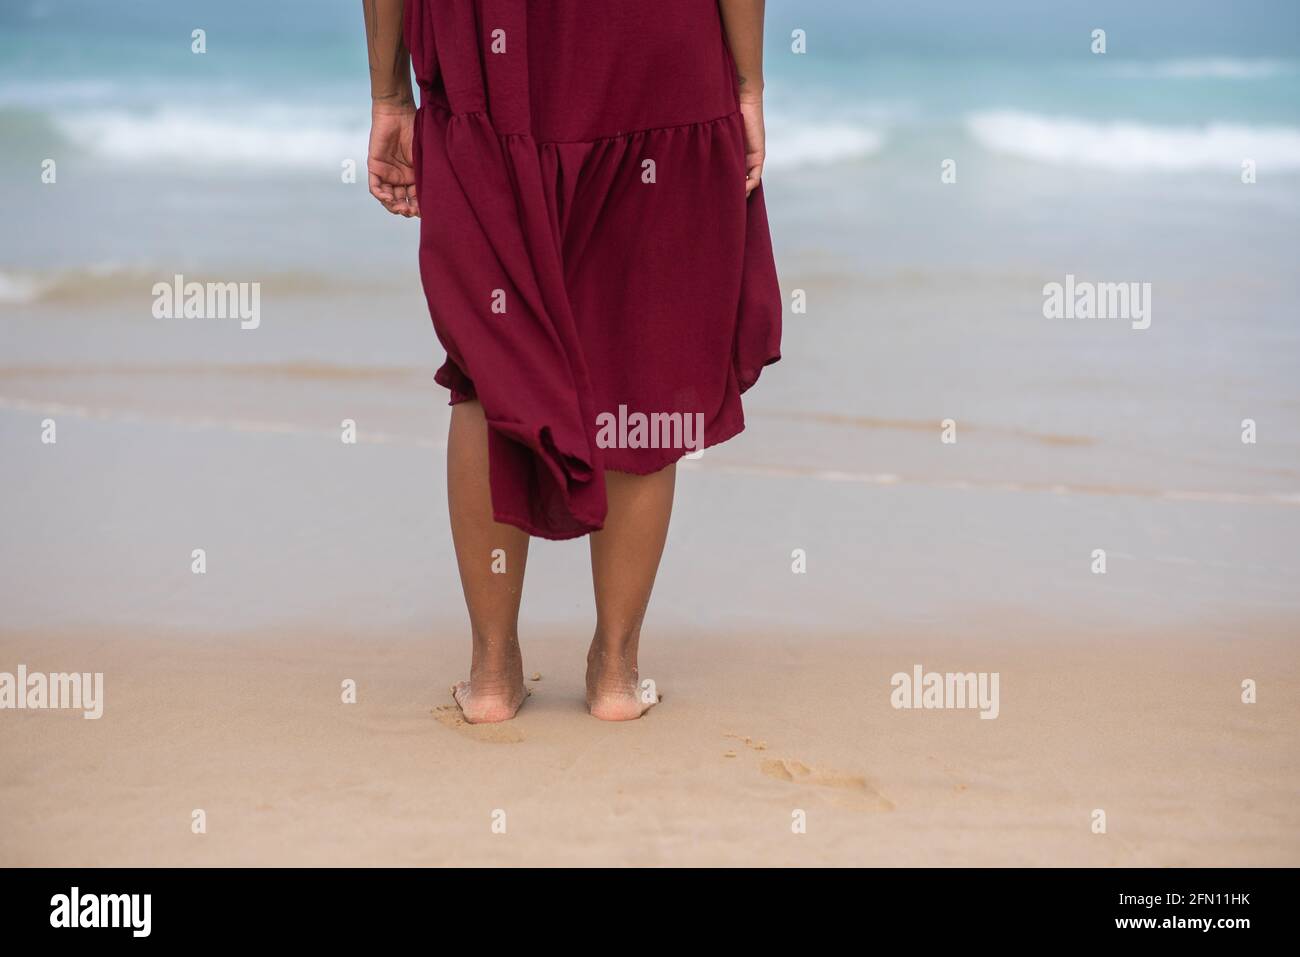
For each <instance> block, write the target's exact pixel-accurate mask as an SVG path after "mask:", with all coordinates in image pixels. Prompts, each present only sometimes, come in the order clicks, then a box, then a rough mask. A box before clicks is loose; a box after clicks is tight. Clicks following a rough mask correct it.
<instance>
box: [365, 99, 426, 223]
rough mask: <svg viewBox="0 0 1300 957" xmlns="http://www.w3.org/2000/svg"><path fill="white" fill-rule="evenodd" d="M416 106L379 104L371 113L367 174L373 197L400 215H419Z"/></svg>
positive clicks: (390, 210) (372, 108) (375, 105)
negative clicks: (414, 159) (414, 147)
mask: <svg viewBox="0 0 1300 957" xmlns="http://www.w3.org/2000/svg"><path fill="white" fill-rule="evenodd" d="M414 141H415V107H414V106H405V105H403V106H391V105H387V104H380V103H376V104H374V106H372V107H371V110H370V150H369V156H367V157H366V172H367V173H368V174H369V176H370V195H371V196H373V197H375V199H377V200H379V202H381V203H383V205H384V208H385V209H386V210H388V211H389V212H390V213H393V214H395V215H397V216H406V217H408V218H409V217H411V216H419V215H420V203H419V201H418V199H417V198H416V195H415V165H414V162H413V161H412V151H411V147H412V144H413V142H414Z"/></svg>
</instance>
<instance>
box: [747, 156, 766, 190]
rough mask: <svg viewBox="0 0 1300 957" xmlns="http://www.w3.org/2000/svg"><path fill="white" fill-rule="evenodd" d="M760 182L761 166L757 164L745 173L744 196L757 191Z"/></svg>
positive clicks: (761, 175) (761, 176)
mask: <svg viewBox="0 0 1300 957" xmlns="http://www.w3.org/2000/svg"><path fill="white" fill-rule="evenodd" d="M762 181H763V164H762V163H759V164H757V165H755V166H751V167H750V168H749V170H748V171H747V172H746V173H745V195H746V196H748V195H749V194H750V193H752V192H753V191H754V190H755V189H757V188H758V184H759V183H761V182H762Z"/></svg>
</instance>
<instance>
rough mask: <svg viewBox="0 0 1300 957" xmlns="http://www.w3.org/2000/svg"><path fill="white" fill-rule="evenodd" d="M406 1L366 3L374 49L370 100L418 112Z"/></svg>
mask: <svg viewBox="0 0 1300 957" xmlns="http://www.w3.org/2000/svg"><path fill="white" fill-rule="evenodd" d="M403 3H404V0H362V6H363V7H364V10H365V17H366V41H367V44H368V46H369V48H370V99H371V101H372V102H373V103H375V104H377V105H379V104H382V105H387V106H395V107H399V108H403V109H415V98H414V97H413V96H412V95H411V54H410V53H409V52H408V51H407V49H406V42H405V40H404V39H403V38H402V6H403Z"/></svg>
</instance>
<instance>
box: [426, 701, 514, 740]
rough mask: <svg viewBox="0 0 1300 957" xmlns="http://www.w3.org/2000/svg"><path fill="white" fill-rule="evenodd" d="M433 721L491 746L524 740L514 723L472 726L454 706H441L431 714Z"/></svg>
mask: <svg viewBox="0 0 1300 957" xmlns="http://www.w3.org/2000/svg"><path fill="white" fill-rule="evenodd" d="M431 714H432V715H433V719H434V720H435V721H437V722H438V723H439V724H440V725H442V726H443V727H444V728H451V729H452V730H453V731H459V732H460V733H461V734H463V735H465V737H467V738H472V739H474V740H475V741H486V742H488V743H489V744H518V743H519V742H520V741H522V740H524V735H523V732H522V731H520V730H519V729H518V728H517V727H515V726H514V724H513V723H512V722H509V721H502V722H499V723H497V724H470V723H469V722H468V721H466V720H465V716H464V715H463V714H461V713H460V708H458V707H457V706H456V705H454V704H440V705H438V707H436V708H434V709H433V711H432V712H431Z"/></svg>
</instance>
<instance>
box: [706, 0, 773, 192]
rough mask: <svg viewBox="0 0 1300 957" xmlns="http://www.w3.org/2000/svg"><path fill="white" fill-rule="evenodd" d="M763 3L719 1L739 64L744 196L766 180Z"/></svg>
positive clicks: (737, 78)
mask: <svg viewBox="0 0 1300 957" xmlns="http://www.w3.org/2000/svg"><path fill="white" fill-rule="evenodd" d="M763 3H764V0H718V10H719V11H720V12H721V14H722V30H723V32H724V33H725V34H726V35H727V46H729V47H730V48H731V58H732V59H733V60H735V62H736V89H737V90H738V91H739V95H740V113H741V116H742V117H743V118H744V121H745V194H746V195H748V194H749V193H752V192H753V191H754V189H755V187H757V186H758V184H759V182H760V181H761V180H762V178H763V160H764V158H765V154H766V134H765V132H764V130H763Z"/></svg>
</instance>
